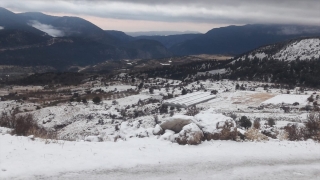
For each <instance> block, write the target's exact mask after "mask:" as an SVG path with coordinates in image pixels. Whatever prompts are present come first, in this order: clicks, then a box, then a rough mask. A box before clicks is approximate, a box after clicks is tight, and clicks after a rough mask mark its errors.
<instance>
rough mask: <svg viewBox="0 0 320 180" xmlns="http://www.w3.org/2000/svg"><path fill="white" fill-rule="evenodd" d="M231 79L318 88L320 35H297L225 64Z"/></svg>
mask: <svg viewBox="0 0 320 180" xmlns="http://www.w3.org/2000/svg"><path fill="white" fill-rule="evenodd" d="M224 68H225V69H227V73H226V75H227V77H229V78H231V79H243V80H257V81H266V82H274V83H286V84H291V85H293V86H295V85H299V86H312V87H320V79H319V77H320V38H319V37H313V38H299V39H296V40H289V41H284V42H281V43H276V44H271V45H267V46H263V47H260V48H258V49H255V50H253V51H251V52H248V53H245V54H243V55H241V56H239V57H237V58H235V59H234V60H233V61H232V62H231V63H229V64H228V65H226V66H225V67H224Z"/></svg>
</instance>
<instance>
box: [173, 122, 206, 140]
mask: <svg viewBox="0 0 320 180" xmlns="http://www.w3.org/2000/svg"><path fill="white" fill-rule="evenodd" d="M203 137H204V135H203V132H202V131H201V129H200V128H199V127H198V126H197V125H196V124H195V123H191V124H188V125H186V126H184V127H183V128H182V130H181V131H180V132H179V134H178V136H177V137H176V141H177V143H178V144H180V145H185V144H189V145H197V144H200V143H201V141H202V139H203Z"/></svg>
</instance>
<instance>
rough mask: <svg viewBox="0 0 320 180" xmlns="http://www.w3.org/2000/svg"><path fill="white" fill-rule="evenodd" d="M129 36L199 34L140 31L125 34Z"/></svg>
mask: <svg viewBox="0 0 320 180" xmlns="http://www.w3.org/2000/svg"><path fill="white" fill-rule="evenodd" d="M125 33H126V34H128V35H129V36H132V37H138V36H171V35H181V34H201V33H200V32H197V31H141V32H125Z"/></svg>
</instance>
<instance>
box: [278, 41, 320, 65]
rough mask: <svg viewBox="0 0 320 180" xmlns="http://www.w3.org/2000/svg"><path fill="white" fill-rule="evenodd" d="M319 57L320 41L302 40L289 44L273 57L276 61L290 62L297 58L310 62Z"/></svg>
mask: <svg viewBox="0 0 320 180" xmlns="http://www.w3.org/2000/svg"><path fill="white" fill-rule="evenodd" d="M319 56H320V39H303V40H301V41H297V42H294V43H292V44H289V45H288V46H287V47H285V48H283V49H281V50H280V51H279V52H278V53H276V54H275V55H274V56H273V57H274V58H275V59H278V60H286V61H292V60H296V59H297V57H299V58H300V60H310V59H312V58H319Z"/></svg>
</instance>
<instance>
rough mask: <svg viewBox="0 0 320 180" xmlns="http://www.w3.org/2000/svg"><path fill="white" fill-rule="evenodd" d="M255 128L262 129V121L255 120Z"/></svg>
mask: <svg viewBox="0 0 320 180" xmlns="http://www.w3.org/2000/svg"><path fill="white" fill-rule="evenodd" d="M253 127H254V128H256V129H260V127H261V124H260V119H255V120H254V121H253Z"/></svg>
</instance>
